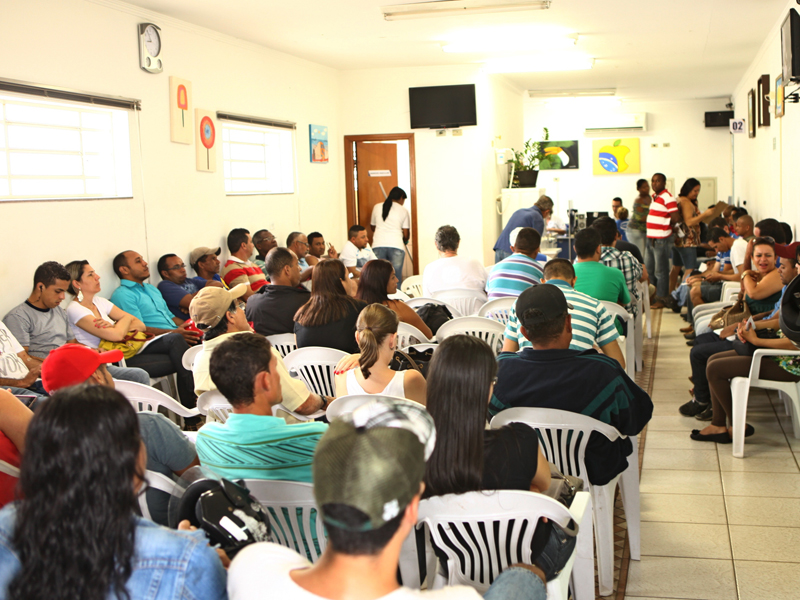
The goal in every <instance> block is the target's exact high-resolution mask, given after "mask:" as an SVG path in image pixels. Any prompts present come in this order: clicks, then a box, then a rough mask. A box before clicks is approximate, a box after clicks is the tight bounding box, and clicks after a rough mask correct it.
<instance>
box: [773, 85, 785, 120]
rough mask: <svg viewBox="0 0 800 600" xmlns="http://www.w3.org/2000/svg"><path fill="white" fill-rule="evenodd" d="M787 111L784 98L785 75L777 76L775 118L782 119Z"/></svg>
mask: <svg viewBox="0 0 800 600" xmlns="http://www.w3.org/2000/svg"><path fill="white" fill-rule="evenodd" d="M785 112H786V109H785V104H784V98H783V75H778V76H777V77H776V78H775V118H776V119H780V118H781V117H782V116H783V115H784V113H785Z"/></svg>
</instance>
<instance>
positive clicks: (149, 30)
mask: <svg viewBox="0 0 800 600" xmlns="http://www.w3.org/2000/svg"><path fill="white" fill-rule="evenodd" d="M138 29H139V66H140V67H142V69H143V70H145V71H147V72H148V73H161V71H163V70H164V64H163V63H162V62H161V33H160V32H161V28H160V27H159V26H158V25H155V24H153V23H139V25H138Z"/></svg>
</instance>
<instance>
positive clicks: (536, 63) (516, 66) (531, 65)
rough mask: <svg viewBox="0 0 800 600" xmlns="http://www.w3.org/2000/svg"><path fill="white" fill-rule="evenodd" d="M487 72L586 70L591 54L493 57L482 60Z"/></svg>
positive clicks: (589, 63) (590, 63)
mask: <svg viewBox="0 0 800 600" xmlns="http://www.w3.org/2000/svg"><path fill="white" fill-rule="evenodd" d="M484 65H485V66H486V71H487V72H489V73H544V72H549V71H587V70H589V69H591V68H592V67H593V66H594V58H592V57H591V56H572V55H559V54H548V55H536V56H514V57H509V58H493V59H491V60H487V61H486V62H484Z"/></svg>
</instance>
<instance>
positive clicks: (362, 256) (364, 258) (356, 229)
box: [339, 225, 378, 279]
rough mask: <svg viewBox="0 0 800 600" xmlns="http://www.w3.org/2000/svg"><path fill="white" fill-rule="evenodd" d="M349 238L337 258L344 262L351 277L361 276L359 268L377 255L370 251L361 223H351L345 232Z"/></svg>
mask: <svg viewBox="0 0 800 600" xmlns="http://www.w3.org/2000/svg"><path fill="white" fill-rule="evenodd" d="M347 237H348V238H349V239H348V240H347V242H346V243H345V245H344V248H342V252H341V254H339V259H340V260H341V261H342V262H343V263H344V266H345V267H346V268H347V270H348V271H349V272H350V273H352V275H353V277H355V278H356V279H358V278H359V277H361V268H362V267H363V266H364V265H365V264H367V263H368V262H369V261H371V260H376V259H377V258H378V257H377V256H375V253H374V252H373V251H372V248H371V247H370V245H369V238H368V237H367V230H366V229H365V228H364V227H362V226H361V225H353V226H352V227H351V228H350V229H349V230H348V232H347Z"/></svg>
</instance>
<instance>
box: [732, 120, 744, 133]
mask: <svg viewBox="0 0 800 600" xmlns="http://www.w3.org/2000/svg"><path fill="white" fill-rule="evenodd" d="M744 132H745V129H744V119H731V133H744Z"/></svg>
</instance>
